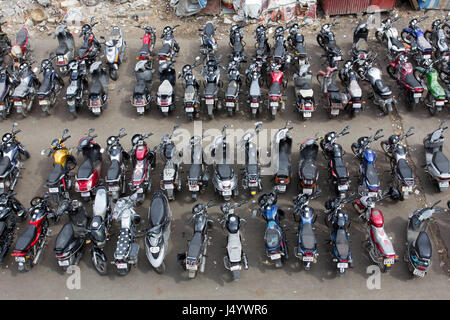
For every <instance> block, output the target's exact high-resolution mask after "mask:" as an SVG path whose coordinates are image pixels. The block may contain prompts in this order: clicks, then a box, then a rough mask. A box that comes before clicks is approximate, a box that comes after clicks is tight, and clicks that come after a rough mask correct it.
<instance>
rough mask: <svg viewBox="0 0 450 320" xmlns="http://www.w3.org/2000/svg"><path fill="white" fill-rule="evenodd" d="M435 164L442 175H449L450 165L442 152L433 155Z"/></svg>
mask: <svg viewBox="0 0 450 320" xmlns="http://www.w3.org/2000/svg"><path fill="white" fill-rule="evenodd" d="M432 161H433V164H434V166H435V167H436V169H438V170H439V172H440V173H449V172H450V165H449V163H448V159H447V157H446V156H445V155H444V154H443V153H442V152H440V151H437V152H435V153H434V154H433V159H432Z"/></svg>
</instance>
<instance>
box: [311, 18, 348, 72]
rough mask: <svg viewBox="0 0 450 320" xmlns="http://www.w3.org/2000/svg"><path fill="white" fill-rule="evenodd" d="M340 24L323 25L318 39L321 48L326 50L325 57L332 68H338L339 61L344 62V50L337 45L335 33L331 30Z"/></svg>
mask: <svg viewBox="0 0 450 320" xmlns="http://www.w3.org/2000/svg"><path fill="white" fill-rule="evenodd" d="M338 24H339V23H338V22H333V23H331V24H330V23H326V24H324V25H322V28H321V29H320V33H319V34H318V35H317V37H316V40H317V43H318V44H319V46H320V47H321V48H322V49H324V50H325V56H326V57H327V60H328V65H329V66H330V67H331V68H335V67H336V68H337V66H338V63H339V61H341V60H342V50H341V48H339V46H338V45H337V44H336V39H335V37H334V33H333V32H332V31H331V28H332V27H333V26H335V25H338Z"/></svg>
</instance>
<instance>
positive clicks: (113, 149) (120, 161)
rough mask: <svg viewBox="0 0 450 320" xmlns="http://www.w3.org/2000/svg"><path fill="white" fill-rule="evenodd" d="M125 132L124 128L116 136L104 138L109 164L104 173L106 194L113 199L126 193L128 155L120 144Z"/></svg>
mask: <svg viewBox="0 0 450 320" xmlns="http://www.w3.org/2000/svg"><path fill="white" fill-rule="evenodd" d="M126 135H127V134H126V132H125V129H124V128H121V129H120V130H119V134H118V135H117V136H110V137H108V139H107V140H106V152H107V153H108V155H109V159H110V165H109V168H108V171H107V173H106V179H105V182H106V184H107V185H108V194H109V195H111V198H112V199H113V200H117V199H119V196H120V195H122V194H125V193H126V189H127V185H126V181H125V180H126V169H127V164H128V162H129V160H130V155H129V154H128V152H126V151H125V150H124V149H123V147H122V146H121V145H120V139H122V138H123V137H125V136H126Z"/></svg>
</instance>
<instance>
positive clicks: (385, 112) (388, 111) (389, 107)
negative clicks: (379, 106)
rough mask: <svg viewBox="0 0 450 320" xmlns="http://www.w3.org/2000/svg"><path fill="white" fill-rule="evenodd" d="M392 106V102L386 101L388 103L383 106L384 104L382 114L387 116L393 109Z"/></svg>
mask: <svg viewBox="0 0 450 320" xmlns="http://www.w3.org/2000/svg"><path fill="white" fill-rule="evenodd" d="M393 109H394V108H393V106H392V103H388V104H386V105H385V106H384V110H383V112H384V115H385V116H387V115H388V114H389V113H391V112H392V111H393Z"/></svg>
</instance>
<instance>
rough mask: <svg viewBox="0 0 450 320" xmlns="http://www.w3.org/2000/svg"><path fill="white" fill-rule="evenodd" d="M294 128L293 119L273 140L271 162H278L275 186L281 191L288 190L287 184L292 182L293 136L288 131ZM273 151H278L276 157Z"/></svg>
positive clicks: (287, 122)
mask: <svg viewBox="0 0 450 320" xmlns="http://www.w3.org/2000/svg"><path fill="white" fill-rule="evenodd" d="M293 128H294V127H293V126H291V121H290V120H288V121H286V125H285V126H284V128H281V129H279V130H278V132H277V133H276V134H275V136H274V139H273V141H272V142H271V153H272V160H271V162H272V161H276V163H277V166H276V169H275V172H274V180H275V188H276V190H277V192H279V193H284V192H286V188H287V186H288V185H289V184H290V183H291V175H292V169H291V149H292V138H291V137H290V136H289V135H288V132H289V131H290V130H292V129H293ZM273 152H275V153H276V155H275V157H274V156H273ZM272 163H273V162H272Z"/></svg>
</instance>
